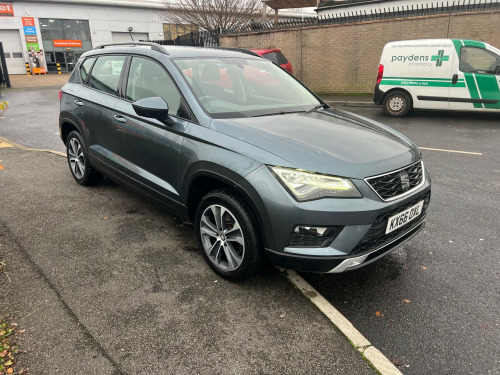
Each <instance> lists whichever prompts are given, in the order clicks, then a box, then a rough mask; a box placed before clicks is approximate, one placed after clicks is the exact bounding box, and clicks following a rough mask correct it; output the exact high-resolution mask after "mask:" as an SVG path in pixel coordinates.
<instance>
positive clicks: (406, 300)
mask: <svg viewBox="0 0 500 375" xmlns="http://www.w3.org/2000/svg"><path fill="white" fill-rule="evenodd" d="M403 302H406V303H410V302H411V301H410V300H409V299H408V298H405V299H404V300H403Z"/></svg>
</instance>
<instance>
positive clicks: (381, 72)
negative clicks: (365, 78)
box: [377, 64, 384, 83]
mask: <svg viewBox="0 0 500 375" xmlns="http://www.w3.org/2000/svg"><path fill="white" fill-rule="evenodd" d="M383 76H384V66H383V65H382V64H380V65H379V66H378V74H377V83H380V81H382V77H383Z"/></svg>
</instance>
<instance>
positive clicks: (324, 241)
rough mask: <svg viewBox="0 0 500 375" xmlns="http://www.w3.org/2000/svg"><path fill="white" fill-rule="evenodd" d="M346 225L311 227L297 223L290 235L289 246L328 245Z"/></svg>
mask: <svg viewBox="0 0 500 375" xmlns="http://www.w3.org/2000/svg"><path fill="white" fill-rule="evenodd" d="M343 228H344V227H343V226H341V225H339V226H334V227H311V226H308V225H297V226H296V227H295V228H294V230H293V232H292V233H291V235H290V239H289V240H288V245H287V247H327V246H329V245H330V244H331V243H332V242H333V240H334V239H335V238H337V236H338V235H339V233H340V232H341V231H342V229H343Z"/></svg>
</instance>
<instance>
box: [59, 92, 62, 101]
mask: <svg viewBox="0 0 500 375" xmlns="http://www.w3.org/2000/svg"><path fill="white" fill-rule="evenodd" d="M61 98H62V91H61V90H59V100H61Z"/></svg>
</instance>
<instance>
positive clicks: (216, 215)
mask: <svg viewBox="0 0 500 375" xmlns="http://www.w3.org/2000/svg"><path fill="white" fill-rule="evenodd" d="M195 230H196V237H197V239H198V243H199V245H200V248H201V252H202V254H203V257H204V258H205V261H206V262H207V263H208V265H209V266H210V268H212V270H213V271H215V272H216V273H217V274H218V275H220V276H222V277H224V278H226V279H229V280H232V281H237V280H242V279H247V278H249V277H251V276H253V275H255V274H256V273H257V272H258V271H259V270H260V269H261V268H262V265H263V252H262V247H261V238H260V233H259V230H258V225H257V221H256V219H255V217H254V215H253V213H252V211H251V210H250V209H249V207H248V205H247V204H246V203H245V202H244V200H243V199H242V198H241V197H240V196H239V195H238V194H236V193H235V192H234V191H233V190H231V189H226V188H224V189H218V190H215V191H212V192H210V193H208V194H207V195H205V196H204V197H203V198H202V200H201V201H200V203H199V205H198V209H197V211H196V217H195Z"/></svg>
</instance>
